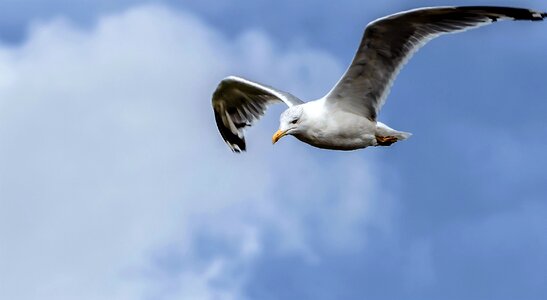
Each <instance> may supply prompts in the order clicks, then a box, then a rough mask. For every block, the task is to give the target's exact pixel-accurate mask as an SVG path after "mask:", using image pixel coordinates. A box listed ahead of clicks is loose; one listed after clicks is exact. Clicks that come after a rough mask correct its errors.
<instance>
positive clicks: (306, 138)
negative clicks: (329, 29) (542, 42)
mask: <svg viewBox="0 0 547 300" xmlns="http://www.w3.org/2000/svg"><path fill="white" fill-rule="evenodd" d="M545 17H547V13H545V12H539V11H534V10H529V9H524V8H511V7H494V6H462V7H432V8H419V9H413V10H409V11H404V12H400V13H397V14H393V15H389V16H387V17H384V18H380V19H377V20H375V21H373V22H371V23H369V24H368V25H367V27H366V29H365V33H364V35H363V38H362V40H361V44H360V45H359V48H358V49H357V53H356V54H355V57H354V58H353V61H352V62H351V64H350V66H349V67H348V69H347V70H346V72H345V73H344V75H343V76H342V78H340V80H339V81H338V83H337V84H336V85H335V86H334V87H333V88H332V89H331V90H330V92H328V93H327V95H325V96H324V97H322V98H320V99H318V100H314V101H310V102H303V101H302V100H300V99H298V98H297V97H295V96H293V95H291V94H290V93H287V92H284V91H280V90H278V89H275V88H272V87H270V86H267V85H263V84H260V83H257V82H253V81H250V80H247V79H243V78H240V77H236V76H229V77H227V78H225V79H223V80H222V81H221V82H220V83H219V85H218V87H217V89H216V90H215V92H214V93H213V99H212V105H213V110H214V113H215V121H216V123H217V127H218V130H219V131H220V134H221V136H222V138H223V139H224V141H225V142H226V144H228V146H229V147H230V149H231V150H232V151H234V152H241V151H245V150H246V144H245V137H244V135H243V131H244V129H245V128H246V127H249V126H251V125H252V123H253V122H254V121H256V120H258V119H259V118H260V117H261V116H262V115H263V114H264V112H265V110H266V108H267V106H268V105H270V104H273V103H285V104H286V105H287V106H288V107H289V108H288V109H287V110H285V111H284V112H283V113H282V114H281V117H280V120H279V123H280V124H279V130H278V131H277V132H276V133H275V134H274V135H273V138H272V142H273V143H274V144H275V143H276V142H277V141H278V140H279V139H280V138H282V137H283V136H286V135H292V136H294V137H296V138H297V139H299V140H300V141H303V142H305V143H308V144H310V145H312V146H315V147H318V148H323V149H332V150H355V149H361V148H366V147H369V146H390V145H392V144H393V143H395V142H398V141H402V140H405V139H407V138H408V137H409V136H410V135H411V134H410V133H407V132H402V131H397V130H394V129H392V128H390V127H389V126H387V125H385V124H383V123H381V122H379V121H378V120H377V116H378V112H379V111H380V109H381V108H382V105H383V104H384V102H385V100H386V97H387V95H388V93H389V90H390V88H391V85H392V84H393V81H394V80H395V78H396V76H397V74H398V73H399V71H400V70H401V68H402V67H403V66H404V64H405V63H406V62H407V61H408V60H409V59H410V58H411V57H412V55H413V54H414V53H415V52H416V51H417V50H418V49H420V48H421V47H422V46H423V45H425V44H426V43H427V42H428V41H430V40H432V39H433V38H436V37H438V36H440V35H443V34H447V33H455V32H460V31H465V30H468V29H471V28H476V27H480V26H483V25H488V24H492V23H494V22H496V21H501V20H525V21H541V20H543V19H544V18H545Z"/></svg>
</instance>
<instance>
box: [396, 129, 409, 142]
mask: <svg viewBox="0 0 547 300" xmlns="http://www.w3.org/2000/svg"><path fill="white" fill-rule="evenodd" d="M394 136H395V137H396V138H397V140H398V141H404V140H406V139H408V138H409V137H411V136H412V133H410V132H404V131H396V134H394Z"/></svg>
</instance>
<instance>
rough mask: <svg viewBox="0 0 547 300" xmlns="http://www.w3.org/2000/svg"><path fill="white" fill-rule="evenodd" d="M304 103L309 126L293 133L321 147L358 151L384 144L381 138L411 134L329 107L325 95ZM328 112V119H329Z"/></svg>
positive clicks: (399, 137)
mask: <svg viewBox="0 0 547 300" xmlns="http://www.w3.org/2000/svg"><path fill="white" fill-rule="evenodd" d="M301 106H302V108H303V111H304V113H305V114H306V120H307V123H308V126H306V127H305V130H303V131H302V132H296V133H295V134H293V136H294V137H296V138H297V139H299V140H300V141H302V142H305V143H307V144H310V145H312V146H315V147H317V148H322V149H330V150H356V149H361V148H366V147H369V146H378V145H379V144H382V142H381V141H378V140H377V137H388V136H394V137H397V138H398V139H399V140H402V139H405V138H407V137H408V136H409V135H410V134H409V133H405V132H399V131H396V130H393V129H391V128H389V127H388V126H387V125H385V124H383V123H381V122H377V121H374V120H370V119H368V118H366V117H363V116H361V115H358V114H354V113H351V112H348V111H345V110H343V109H337V108H336V107H329V106H328V103H327V101H326V99H325V98H321V99H318V100H314V101H310V102H306V103H304V104H301ZM327 114H328V118H325V117H324V116H325V115H327ZM384 143H385V142H384Z"/></svg>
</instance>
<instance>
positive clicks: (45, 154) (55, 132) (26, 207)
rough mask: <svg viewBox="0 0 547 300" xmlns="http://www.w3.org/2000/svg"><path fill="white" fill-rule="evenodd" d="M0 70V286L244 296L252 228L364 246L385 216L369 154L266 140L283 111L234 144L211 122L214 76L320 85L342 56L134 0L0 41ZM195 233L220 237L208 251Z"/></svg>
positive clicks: (313, 248) (305, 250)
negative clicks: (87, 19)
mask: <svg viewBox="0 0 547 300" xmlns="http://www.w3.org/2000/svg"><path fill="white" fill-rule="evenodd" d="M0 70H1V72H0V165H1V169H0V296H1V298H3V299H4V298H5V299H142V298H149V297H152V298H154V299H192V300H195V299H242V298H243V297H244V295H243V291H242V290H241V289H242V285H243V284H244V282H245V279H246V277H247V276H249V273H248V271H249V269H250V268H249V266H250V265H251V264H252V263H253V260H255V259H256V258H257V257H259V256H260V255H261V254H262V253H263V247H264V239H265V238H266V236H268V237H269V238H273V239H275V242H276V243H278V244H279V246H278V247H276V249H270V251H278V252H279V253H283V251H289V252H293V253H295V252H296V253H299V254H300V255H304V257H307V258H312V259H320V255H319V253H320V251H318V250H321V249H327V250H329V249H330V250H332V251H342V250H343V249H352V248H354V247H361V246H362V245H363V242H365V236H363V234H362V233H361V232H360V229H362V228H363V226H374V227H377V228H380V229H386V226H389V220H390V216H391V213H392V210H391V208H390V205H392V204H393V201H390V200H389V199H392V197H391V193H390V192H389V191H387V192H386V191H381V193H380V191H379V190H378V183H377V182H376V179H375V178H376V176H378V175H377V174H380V175H381V172H380V171H379V170H378V169H377V168H375V166H374V162H373V161H372V160H371V159H370V158H367V157H370V155H371V153H367V154H364V152H354V153H343V154H339V153H329V154H325V152H323V151H320V150H314V149H311V148H310V147H308V146H306V145H303V144H300V143H298V142H296V141H294V140H290V139H287V140H284V141H282V143H280V144H279V146H278V145H276V147H275V149H274V148H273V147H272V146H271V145H270V142H269V137H270V134H271V132H272V131H274V130H275V126H277V116H278V114H277V112H279V111H280V110H281V108H275V109H273V111H272V113H271V114H269V116H267V117H266V118H265V120H264V121H263V122H261V123H260V124H258V126H257V127H256V128H253V129H252V130H251V131H250V132H249V134H248V135H249V137H248V140H249V141H248V144H249V145H248V148H249V150H250V151H249V152H248V153H246V154H244V155H234V154H232V153H230V152H229V150H228V149H227V147H226V146H225V145H224V144H223V142H222V141H221V139H220V137H219V134H218V133H217V132H216V127H215V124H214V119H213V116H212V112H211V107H210V102H209V101H210V100H209V99H210V94H211V92H212V91H213V90H214V88H215V85H216V83H217V82H218V80H219V79H221V78H222V77H223V76H226V75H228V74H230V73H237V74H240V75H246V76H248V77H251V78H256V79H258V80H261V81H264V82H268V83H270V84H272V85H276V86H279V87H282V88H285V89H288V90H291V91H292V92H294V93H295V94H297V95H303V96H304V97H313V96H319V95H320V94H321V93H323V92H325V90H324V88H325V87H328V86H329V85H330V84H332V83H333V82H335V80H336V77H337V76H338V75H339V74H340V72H341V70H342V68H341V66H339V65H338V63H337V62H336V60H335V59H334V58H332V57H331V56H330V55H328V54H326V53H323V52H321V51H317V50H314V49H309V48H289V49H286V48H283V47H281V46H276V45H273V44H272V42H271V41H270V40H269V38H268V37H267V35H265V34H264V33H260V32H257V31H249V32H247V33H244V34H242V35H241V36H240V37H239V38H238V39H236V40H227V39H226V38H225V37H223V36H222V35H221V34H220V33H218V32H217V31H216V30H215V29H213V28H210V27H209V26H207V25H206V24H204V23H203V22H201V21H200V20H199V19H197V18H196V17H194V16H192V15H190V14H188V13H184V12H176V13H174V12H171V11H169V10H168V9H165V8H162V7H157V6H142V7H138V8H135V9H132V10H130V11H127V12H125V13H123V14H118V15H112V16H108V17H104V18H101V19H100V20H99V21H98V23H97V25H96V26H95V27H94V28H93V29H92V30H89V31H86V30H81V29H79V28H77V27H75V26H73V25H71V24H70V23H69V22H67V21H64V20H55V21H50V22H47V23H43V24H38V25H36V26H34V27H33V30H32V32H31V34H30V35H29V39H28V41H26V42H25V43H24V44H23V45H22V46H20V47H15V48H8V47H0ZM325 160H326V161H325ZM386 220H388V221H387V222H386ZM310 224H311V225H310ZM200 238H205V239H206V240H210V241H209V242H208V243H210V242H212V243H213V244H215V245H217V244H218V246H219V248H218V249H215V250H214V251H211V253H209V254H204V253H203V252H202V251H201V250H200V248H199V245H198V242H197V241H198V240H199V239H200ZM224 248H225V249H224Z"/></svg>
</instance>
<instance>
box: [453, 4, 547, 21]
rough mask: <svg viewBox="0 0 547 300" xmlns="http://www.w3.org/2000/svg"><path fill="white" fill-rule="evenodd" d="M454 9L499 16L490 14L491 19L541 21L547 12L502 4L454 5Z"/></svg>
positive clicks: (546, 15)
mask: <svg viewBox="0 0 547 300" xmlns="http://www.w3.org/2000/svg"><path fill="white" fill-rule="evenodd" d="M455 8H456V9H462V10H471V11H483V12H486V13H492V14H496V15H499V16H492V17H491V19H492V20H493V21H497V20H498V18H500V17H508V18H511V19H513V20H515V21H542V20H543V19H544V18H546V17H547V12H541V11H535V10H532V9H527V8H519V7H504V6H456V7H455Z"/></svg>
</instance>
